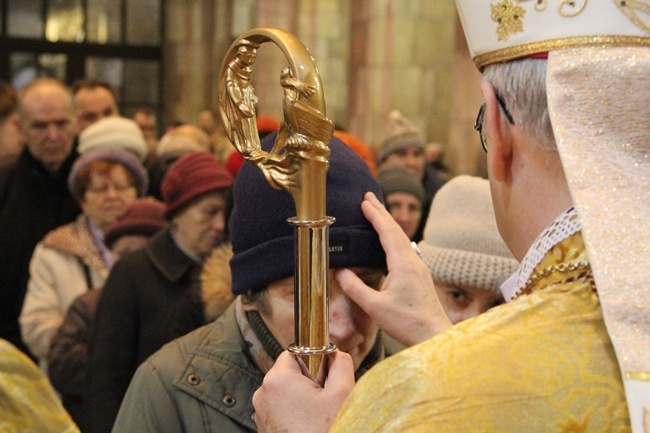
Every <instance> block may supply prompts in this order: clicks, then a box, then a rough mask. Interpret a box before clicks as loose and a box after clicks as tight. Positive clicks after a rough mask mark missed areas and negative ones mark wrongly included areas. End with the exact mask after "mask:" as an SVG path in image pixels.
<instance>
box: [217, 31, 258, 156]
mask: <svg viewBox="0 0 650 433" xmlns="http://www.w3.org/2000/svg"><path fill="white" fill-rule="evenodd" d="M258 48H259V45H258V44H255V43H253V42H250V41H248V40H246V39H242V41H241V43H240V44H239V46H238V47H237V52H236V54H235V57H234V58H233V60H232V61H231V62H230V63H229V64H228V68H227V70H226V72H225V81H226V85H225V86H222V87H221V88H220V92H219V104H220V106H221V119H222V120H223V127H224V130H225V132H226V135H227V136H228V137H229V138H230V141H232V143H233V144H234V145H235V147H236V148H237V150H239V152H240V153H241V154H242V155H243V156H244V157H247V158H248V157H251V156H252V157H255V156H256V154H259V153H260V152H261V146H260V139H259V136H258V133H257V124H256V123H257V120H256V118H255V112H256V108H257V96H256V95H255V90H254V89H253V85H252V83H251V75H252V73H253V63H254V62H255V58H256V56H257V49H258Z"/></svg>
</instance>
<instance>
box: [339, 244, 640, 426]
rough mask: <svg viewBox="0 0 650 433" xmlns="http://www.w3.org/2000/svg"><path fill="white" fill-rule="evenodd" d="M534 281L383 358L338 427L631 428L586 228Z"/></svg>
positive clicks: (560, 247)
mask: <svg viewBox="0 0 650 433" xmlns="http://www.w3.org/2000/svg"><path fill="white" fill-rule="evenodd" d="M561 264H573V265H574V266H572V267H570V269H567V267H566V266H560V267H559V269H561V270H558V265H561ZM585 265H586V267H585ZM529 283H530V284H529V288H530V290H527V293H528V294H525V295H521V296H519V297H516V298H515V299H513V300H512V301H511V302H509V303H507V304H504V305H501V306H499V307H496V308H493V309H492V310H490V311H488V312H486V313H484V314H482V315H480V316H477V317H475V318H473V319H470V320H466V321H464V322H461V323H459V324H458V325H456V326H454V327H453V328H451V329H450V330H448V331H447V332H444V333H442V334H440V335H438V336H436V337H435V338H432V339H431V340H429V341H426V342H424V343H422V344H419V345H417V346H414V347H412V348H410V349H408V350H405V351H403V352H401V353H399V354H397V355H394V356H392V357H390V358H388V359H387V360H385V361H383V362H382V363H380V364H378V365H377V366H376V367H374V368H373V369H372V370H370V371H369V372H368V373H367V374H366V375H365V376H364V377H363V378H362V379H361V380H360V381H359V382H358V383H357V384H356V386H355V388H354V390H353V392H352V394H351V395H350V397H349V398H348V399H347V401H346V402H345V404H344V406H343V408H342V409H341V411H340V412H339V416H338V417H337V419H336V420H335V422H334V425H333V426H332V429H331V430H330V431H331V432H346V433H349V432H364V433H370V432H380V431H381V432H384V431H390V432H402V431H404V432H455V433H456V432H527V433H531V432H544V433H547V432H603V433H604V432H629V431H630V421H629V415H628V412H627V406H626V402H625V393H624V390H623V385H622V380H621V375H620V370H619V366H618V363H617V360H616V356H615V354H614V349H613V347H612V343H611V341H610V339H609V337H608V334H607V330H606V329H605V324H604V322H603V316H602V311H601V308H600V303H599V301H598V296H597V295H596V293H595V290H594V288H595V286H594V282H593V278H592V276H591V271H590V269H589V267H588V257H587V252H586V250H585V246H584V241H583V239H582V234H581V232H578V233H576V234H574V235H572V236H570V237H568V238H567V239H565V240H564V241H562V242H560V243H558V244H556V245H555V246H554V247H553V248H551V250H550V251H549V252H548V253H547V254H546V255H545V256H544V258H543V260H542V261H541V262H540V263H539V264H538V265H537V267H536V268H535V270H534V272H533V277H531V279H530V280H529Z"/></svg>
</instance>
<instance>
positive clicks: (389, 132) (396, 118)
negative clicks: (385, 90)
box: [379, 110, 425, 161]
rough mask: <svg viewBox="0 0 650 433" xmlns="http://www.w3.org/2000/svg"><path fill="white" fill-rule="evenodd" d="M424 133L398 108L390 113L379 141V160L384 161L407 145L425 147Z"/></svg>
mask: <svg viewBox="0 0 650 433" xmlns="http://www.w3.org/2000/svg"><path fill="white" fill-rule="evenodd" d="M424 145H425V143H424V134H423V133H422V131H420V129H419V128H418V127H417V126H416V125H415V124H414V123H413V122H411V121H410V120H408V119H407V118H406V117H404V116H403V115H402V113H401V112H399V111H398V110H393V111H391V112H390V113H389V114H388V121H387V122H386V127H385V128H384V135H383V137H382V139H381V142H380V143H379V161H383V160H384V159H386V158H387V157H388V155H390V154H391V153H393V152H395V151H396V150H401V149H404V148H406V147H414V146H415V147H421V148H422V149H424Z"/></svg>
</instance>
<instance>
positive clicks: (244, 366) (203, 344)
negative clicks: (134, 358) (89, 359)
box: [113, 303, 263, 433]
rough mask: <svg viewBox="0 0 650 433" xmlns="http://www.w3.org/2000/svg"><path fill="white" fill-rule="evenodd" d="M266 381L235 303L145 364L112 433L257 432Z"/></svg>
mask: <svg viewBox="0 0 650 433" xmlns="http://www.w3.org/2000/svg"><path fill="white" fill-rule="evenodd" d="M262 379H263V375H262V373H261V372H260V371H259V370H258V369H257V367H256V366H255V364H254V363H253V361H252V359H251V358H250V355H249V352H248V347H247V346H246V342H245V341H244V339H243V337H242V335H241V332H240V331H239V327H238V326H237V320H236V319H235V308H234V303H233V304H232V305H231V306H230V307H229V308H228V309H227V310H226V312H225V313H224V314H223V315H222V316H221V317H220V318H219V319H218V320H216V321H215V322H213V323H211V324H209V325H206V326H204V327H202V328H199V329H197V330H196V331H194V332H192V333H190V334H188V335H186V336H184V337H182V338H179V339H177V340H174V341H172V342H171V343H169V344H166V345H165V346H163V348H162V349H160V350H159V351H158V352H156V353H155V354H154V355H152V356H151V357H150V358H149V359H147V360H146V361H145V362H144V363H143V364H142V365H140V367H139V368H138V370H137V372H136V373H135V376H134V377H133V380H132V381H131V384H130V386H129V389H128V391H127V393H126V396H125V397H124V400H123V402H122V406H121V408H120V411H119V414H118V416H117V420H116V421H115V425H114V426H113V432H138V433H144V432H157V433H166V432H170V433H171V432H173V433H179V432H192V433H198V432H206V433H207V432H210V433H212V432H223V433H228V432H250V431H257V429H256V426H255V422H254V421H253V419H252V416H253V411H254V409H253V404H252V399H253V393H254V392H255V391H256V390H257V388H259V387H260V386H261V385H262Z"/></svg>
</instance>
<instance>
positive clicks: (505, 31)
mask: <svg viewBox="0 0 650 433" xmlns="http://www.w3.org/2000/svg"><path fill="white" fill-rule="evenodd" d="M490 7H491V8H492V13H491V14H490V18H492V21H494V22H495V23H497V24H498V25H497V36H498V39H499V40H500V41H507V40H508V38H509V37H510V35H511V34H513V33H519V32H523V31H524V22H523V18H524V14H525V13H526V11H525V10H524V8H522V7H521V6H519V4H518V3H513V2H512V1H510V0H503V1H502V2H501V3H497V4H495V5H494V4H491V5H490Z"/></svg>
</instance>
